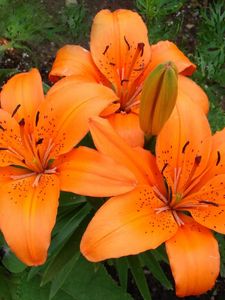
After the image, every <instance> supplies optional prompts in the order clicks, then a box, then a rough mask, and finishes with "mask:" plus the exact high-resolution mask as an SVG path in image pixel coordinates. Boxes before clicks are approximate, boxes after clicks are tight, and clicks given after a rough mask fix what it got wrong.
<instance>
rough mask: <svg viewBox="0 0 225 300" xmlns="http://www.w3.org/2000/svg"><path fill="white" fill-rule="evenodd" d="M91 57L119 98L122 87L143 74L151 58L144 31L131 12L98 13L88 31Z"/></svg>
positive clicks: (136, 17) (138, 19)
mask: <svg viewBox="0 0 225 300" xmlns="http://www.w3.org/2000/svg"><path fill="white" fill-rule="evenodd" d="M90 48H91V55H92V57H93V60H94V62H95V64H96V65H97V67H98V68H99V70H100V71H101V72H102V73H103V74H104V75H105V77H106V78H107V79H108V80H109V81H110V82H111V83H112V85H113V88H114V89H115V91H116V93H117V94H119V95H120V92H121V89H122V85H123V84H128V85H130V84H132V82H133V81H134V80H135V79H136V78H137V77H138V76H139V75H140V74H141V73H142V72H143V70H144V68H145V66H146V65H147V64H148V62H149V59H150V46H149V42H148V33H147V28H146V26H145V24H144V22H143V20H142V19H141V17H140V16H139V15H138V14H137V13H135V12H132V11H130V10H125V9H119V10H116V11H114V12H110V11H109V10H101V11H100V12H99V13H98V14H97V15H96V16H95V18H94V21H93V25H92V29H91V42H90Z"/></svg>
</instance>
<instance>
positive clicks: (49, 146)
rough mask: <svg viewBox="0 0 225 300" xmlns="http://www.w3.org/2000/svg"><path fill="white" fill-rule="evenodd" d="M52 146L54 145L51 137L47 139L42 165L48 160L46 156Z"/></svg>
mask: <svg viewBox="0 0 225 300" xmlns="http://www.w3.org/2000/svg"><path fill="white" fill-rule="evenodd" d="M53 147H54V143H52V139H50V140H49V141H48V146H47V149H46V151H45V154H44V157H43V166H45V165H46V163H47V161H48V156H49V154H50V152H51V151H52V148H53Z"/></svg>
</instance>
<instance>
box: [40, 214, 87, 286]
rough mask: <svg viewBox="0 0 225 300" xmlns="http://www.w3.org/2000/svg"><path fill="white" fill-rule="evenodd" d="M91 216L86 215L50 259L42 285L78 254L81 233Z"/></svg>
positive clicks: (52, 278)
mask: <svg viewBox="0 0 225 300" xmlns="http://www.w3.org/2000/svg"><path fill="white" fill-rule="evenodd" d="M90 218H91V216H89V215H88V216H87V217H86V218H85V219H84V220H83V221H82V223H81V224H80V226H79V227H78V228H77V230H75V231H74V233H73V234H72V236H71V237H70V238H69V240H68V241H67V242H66V243H65V245H64V246H63V247H62V248H60V249H59V250H58V251H57V253H56V254H55V255H54V257H53V258H52V259H51V260H50V263H49V264H48V266H47V268H46V269H45V272H44V275H43V278H42V282H41V284H42V285H45V284H46V283H47V282H49V281H52V280H54V278H55V277H56V276H57V274H58V273H59V272H61V270H62V269H63V267H64V266H65V265H66V264H67V263H69V261H70V260H72V259H73V258H74V256H77V254H80V240H81V237H82V235H83V232H84V230H85V228H86V227H87V224H88V222H89V221H90Z"/></svg>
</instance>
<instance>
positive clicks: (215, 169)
mask: <svg viewBox="0 0 225 300" xmlns="http://www.w3.org/2000/svg"><path fill="white" fill-rule="evenodd" d="M224 173H225V128H224V129H223V130H221V131H218V132H216V134H214V136H213V137H212V151H211V154H210V160H209V163H208V170H207V172H206V173H205V174H204V176H203V180H204V181H205V182H207V181H208V180H209V179H211V178H213V177H214V176H217V175H219V174H224Z"/></svg>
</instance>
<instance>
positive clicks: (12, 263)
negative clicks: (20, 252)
mask: <svg viewBox="0 0 225 300" xmlns="http://www.w3.org/2000/svg"><path fill="white" fill-rule="evenodd" d="M4 248H5V247H4ZM2 264H3V265H4V266H5V267H6V268H7V270H9V271H10V272H11V273H21V272H23V271H24V270H25V269H26V268H27V266H26V265H25V264H23V263H22V262H21V261H20V260H19V259H18V258H17V257H16V256H15V255H14V254H13V253H12V252H11V250H10V249H9V248H7V249H6V251H5V254H4V256H3V259H2Z"/></svg>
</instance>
